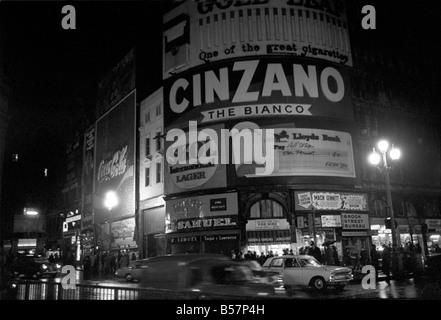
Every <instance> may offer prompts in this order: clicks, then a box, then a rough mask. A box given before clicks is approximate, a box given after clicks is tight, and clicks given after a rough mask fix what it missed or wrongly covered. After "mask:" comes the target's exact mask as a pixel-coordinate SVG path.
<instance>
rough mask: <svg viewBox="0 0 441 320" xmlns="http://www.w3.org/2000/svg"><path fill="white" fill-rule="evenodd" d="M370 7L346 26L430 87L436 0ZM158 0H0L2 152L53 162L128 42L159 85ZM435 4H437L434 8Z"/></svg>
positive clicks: (38, 165) (435, 67) (434, 76)
mask: <svg viewBox="0 0 441 320" xmlns="http://www.w3.org/2000/svg"><path fill="white" fill-rule="evenodd" d="M361 3H364V4H373V5H374V6H375V7H376V9H377V29H376V30H363V29H361V18H362V14H361V13H360V12H358V13H357V14H358V15H355V16H353V17H352V19H355V20H359V21H360V22H359V23H358V24H356V25H358V28H356V29H355V30H354V29H353V30H351V32H352V33H353V34H354V35H355V36H356V37H357V39H358V41H359V42H360V43H364V46H365V47H367V48H371V49H373V50H374V51H375V50H377V49H380V50H384V51H385V52H390V53H391V54H392V55H395V56H399V57H400V58H402V59H403V60H405V61H406V60H407V61H411V62H412V63H416V64H419V65H420V66H421V68H422V70H424V72H427V77H430V79H431V81H430V82H431V83H432V85H433V86H434V87H437V83H439V80H438V77H439V75H438V73H437V72H439V70H441V68H440V62H439V61H440V60H441V59H440V57H439V54H438V53H437V51H436V49H435V47H437V43H439V31H440V30H441V28H440V19H439V17H440V16H441V15H440V14H439V9H438V8H439V7H440V6H439V5H438V2H437V1H435V0H423V1H411V0H404V1H397V0H387V1H386V0H384V1H379V0H377V1H361ZM66 4H72V5H74V6H75V8H76V16H77V21H76V27H77V29H76V30H64V29H63V28H62V27H61V20H62V18H63V16H64V15H63V14H62V13H61V9H62V7H63V6H64V5H66ZM166 4H167V2H166V1H159V0H157V1H125V2H108V1H92V2H87V1H69V2H65V1H49V2H40V1H32V2H16V1H13V2H5V1H1V2H0V27H1V28H2V29H1V30H0V32H2V33H3V34H4V35H6V43H5V45H6V52H5V64H6V65H5V67H6V75H7V82H8V84H9V85H10V87H11V90H12V91H11V93H12V96H11V103H10V114H11V122H10V128H9V133H8V136H7V150H6V154H7V156H9V155H10V154H12V153H19V154H20V156H21V159H22V160H24V161H26V162H28V163H30V162H32V167H31V169H29V170H31V171H35V169H38V170H37V171H36V172H38V174H40V172H42V171H41V170H42V169H43V168H44V167H49V168H51V166H52V167H54V168H56V167H57V166H58V165H60V161H59V159H60V157H61V156H62V155H63V153H64V151H65V143H66V141H67V140H66V139H67V138H68V137H70V136H72V134H73V133H74V132H75V130H76V128H75V124H76V123H78V119H81V118H82V117H83V118H84V117H85V116H87V115H89V116H90V115H93V113H94V108H95V105H94V98H95V94H96V88H97V85H98V82H99V80H100V79H102V78H103V77H104V76H105V74H106V73H107V72H109V71H110V70H111V69H112V67H113V66H114V65H115V64H116V63H117V62H118V61H119V59H121V58H122V57H123V56H124V55H125V54H126V53H127V52H128V51H129V50H130V48H132V47H133V46H134V44H135V43H138V44H139V43H142V45H143V46H144V47H145V48H144V49H145V50H144V52H145V53H146V56H144V57H142V58H143V59H145V58H146V57H148V58H147V59H145V60H146V61H149V63H150V65H148V68H147V69H148V71H149V72H151V73H152V74H155V77H152V83H150V84H149V85H150V86H151V89H152V91H153V90H154V89H157V88H159V87H160V86H161V84H160V77H161V76H162V73H161V64H162V61H161V54H162V52H161V47H158V45H159V46H160V45H161V32H162V14H163V12H164V11H165V7H166V6H165V5H166ZM437 10H438V11H437Z"/></svg>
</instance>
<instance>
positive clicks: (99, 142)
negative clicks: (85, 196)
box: [94, 91, 136, 224]
mask: <svg viewBox="0 0 441 320" xmlns="http://www.w3.org/2000/svg"><path fill="white" fill-rule="evenodd" d="M135 111H136V93H135V91H133V92H132V93H130V94H129V95H128V96H127V97H125V98H124V99H123V100H122V101H121V102H120V103H118V104H117V105H116V106H115V107H114V108H112V109H111V110H110V111H109V112H108V113H106V114H105V115H104V116H103V117H101V118H100V119H99V120H98V121H97V124H96V144H95V150H96V151H95V152H96V155H95V201H94V223H95V224H99V223H103V222H108V221H113V220H116V219H119V218H123V217H128V216H131V215H132V216H133V215H134V214H135V135H136V131H135V130H136V124H135ZM108 191H114V192H116V195H117V197H118V205H117V206H116V207H114V208H110V209H111V210H109V208H105V207H104V199H105V195H106V193H107V192H108Z"/></svg>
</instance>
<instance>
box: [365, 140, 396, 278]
mask: <svg viewBox="0 0 441 320" xmlns="http://www.w3.org/2000/svg"><path fill="white" fill-rule="evenodd" d="M377 146H378V150H379V151H380V154H381V155H380V154H379V153H377V151H376V150H375V148H373V153H371V154H370V156H369V161H370V163H371V164H372V165H374V166H376V167H377V168H379V169H380V170H381V171H382V172H383V174H384V177H385V182H386V193H387V206H388V209H389V216H390V219H391V230H392V270H400V269H401V267H400V264H398V259H397V258H398V256H397V253H398V250H397V249H398V243H399V241H398V239H397V233H396V230H395V215H394V208H393V205H392V194H391V190H390V178H389V172H390V170H392V167H391V166H389V165H388V163H387V151H388V150H389V142H387V141H386V140H381V141H380V142H378V145H377ZM389 156H390V158H391V160H392V161H397V160H398V159H399V158H400V156H401V152H400V150H399V149H397V148H395V147H394V145H393V144H392V148H390V151H389Z"/></svg>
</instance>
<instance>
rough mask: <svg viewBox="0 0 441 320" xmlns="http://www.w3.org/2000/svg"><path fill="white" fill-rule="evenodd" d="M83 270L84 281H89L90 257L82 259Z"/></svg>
mask: <svg viewBox="0 0 441 320" xmlns="http://www.w3.org/2000/svg"><path fill="white" fill-rule="evenodd" d="M83 269H84V280H88V279H90V276H91V271H92V266H91V263H90V257H89V256H86V257H84V261H83Z"/></svg>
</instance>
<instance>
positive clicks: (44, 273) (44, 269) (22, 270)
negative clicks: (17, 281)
mask: <svg viewBox="0 0 441 320" xmlns="http://www.w3.org/2000/svg"><path fill="white" fill-rule="evenodd" d="M61 268H62V264H61V263H59V262H50V261H49V259H48V258H46V257H39V256H34V255H18V256H17V257H16V259H15V261H14V262H13V264H12V267H11V269H10V276H11V277H13V278H32V279H39V278H42V277H56V276H57V274H58V273H60V272H61Z"/></svg>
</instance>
